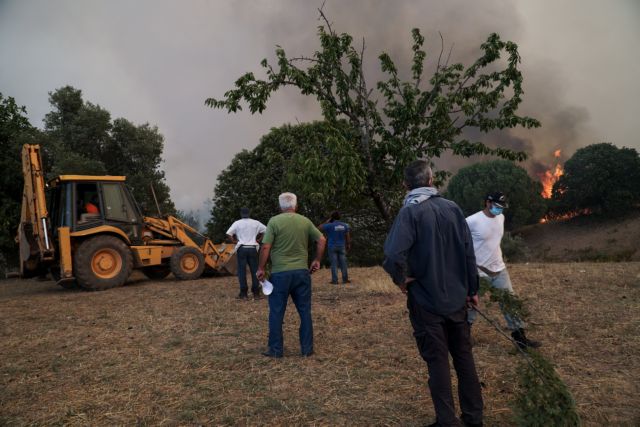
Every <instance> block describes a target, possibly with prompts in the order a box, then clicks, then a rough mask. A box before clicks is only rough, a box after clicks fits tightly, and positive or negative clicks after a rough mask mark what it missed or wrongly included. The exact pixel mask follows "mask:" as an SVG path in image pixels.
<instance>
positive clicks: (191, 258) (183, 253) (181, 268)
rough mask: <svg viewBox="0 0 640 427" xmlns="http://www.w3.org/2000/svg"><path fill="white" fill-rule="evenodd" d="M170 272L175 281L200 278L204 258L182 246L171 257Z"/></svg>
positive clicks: (191, 248) (189, 247)
mask: <svg viewBox="0 0 640 427" xmlns="http://www.w3.org/2000/svg"><path fill="white" fill-rule="evenodd" d="M170 264H171V272H172V273H173V275H174V276H176V278H177V279H180V280H193V279H197V278H199V277H200V276H202V272H203V271H204V257H203V256H202V252H200V251H199V250H198V249H196V248H193V247H191V246H182V247H181V248H179V249H178V250H176V251H175V252H174V253H173V255H171V263H170Z"/></svg>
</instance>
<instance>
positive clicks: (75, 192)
mask: <svg viewBox="0 0 640 427" xmlns="http://www.w3.org/2000/svg"><path fill="white" fill-rule="evenodd" d="M49 187H50V192H51V194H50V197H49V212H50V215H51V225H52V227H51V229H52V233H53V237H54V239H55V238H57V237H58V236H57V230H58V228H59V227H69V230H70V231H71V232H72V233H82V232H83V231H85V232H88V231H89V230H94V229H96V228H97V227H103V226H111V227H116V228H118V229H119V230H121V231H122V232H123V233H124V234H125V235H126V236H127V237H128V239H129V241H130V242H131V243H133V244H136V243H138V242H141V238H140V236H141V229H142V224H143V219H142V214H141V212H140V209H139V208H138V205H137V204H136V202H135V200H134V199H133V196H132V195H131V193H130V192H129V189H128V188H127V186H126V185H125V177H124V176H87V175H61V176H59V177H57V178H55V179H53V180H52V181H50V182H49Z"/></svg>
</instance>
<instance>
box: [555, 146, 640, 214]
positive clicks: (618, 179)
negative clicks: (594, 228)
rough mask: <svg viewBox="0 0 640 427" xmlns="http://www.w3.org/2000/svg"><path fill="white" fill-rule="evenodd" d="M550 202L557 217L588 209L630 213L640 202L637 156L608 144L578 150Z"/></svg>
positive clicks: (638, 160)
mask: <svg viewBox="0 0 640 427" xmlns="http://www.w3.org/2000/svg"><path fill="white" fill-rule="evenodd" d="M552 202H553V203H552V211H553V212H554V213H556V214H563V213H566V212H572V211H576V210H583V209H588V210H590V211H592V212H593V213H595V214H607V215H617V214H624V213H627V212H629V211H631V210H633V209H634V208H635V206H636V205H637V204H638V203H639V202H640V157H639V156H638V152H637V151H636V150H635V149H634V148H626V147H622V148H618V147H616V146H615V145H613V144H610V143H600V144H592V145H589V146H587V147H584V148H580V149H579V150H578V151H576V152H575V154H574V155H573V156H572V157H571V158H570V159H569V160H567V162H566V163H565V165H564V174H563V175H562V176H561V177H560V179H559V180H558V181H557V182H556V183H555V184H554V186H553V194H552Z"/></svg>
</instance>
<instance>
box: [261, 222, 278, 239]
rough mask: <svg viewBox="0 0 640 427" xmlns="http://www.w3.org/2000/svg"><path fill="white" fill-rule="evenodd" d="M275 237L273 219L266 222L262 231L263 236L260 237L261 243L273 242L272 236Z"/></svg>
mask: <svg viewBox="0 0 640 427" xmlns="http://www.w3.org/2000/svg"><path fill="white" fill-rule="evenodd" d="M274 237H275V233H274V226H273V221H271V220H270V221H269V222H268V223H267V229H266V231H265V232H264V236H263V237H262V243H266V244H268V245H271V244H273V238H274Z"/></svg>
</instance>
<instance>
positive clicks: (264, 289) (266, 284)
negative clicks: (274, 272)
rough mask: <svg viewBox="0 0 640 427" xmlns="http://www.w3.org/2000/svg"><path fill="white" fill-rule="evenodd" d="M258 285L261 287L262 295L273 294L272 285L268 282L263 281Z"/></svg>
mask: <svg viewBox="0 0 640 427" xmlns="http://www.w3.org/2000/svg"><path fill="white" fill-rule="evenodd" d="M260 285H262V293H263V294H265V295H270V294H271V292H273V283H271V282H270V281H268V280H263V281H262V282H260Z"/></svg>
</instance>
